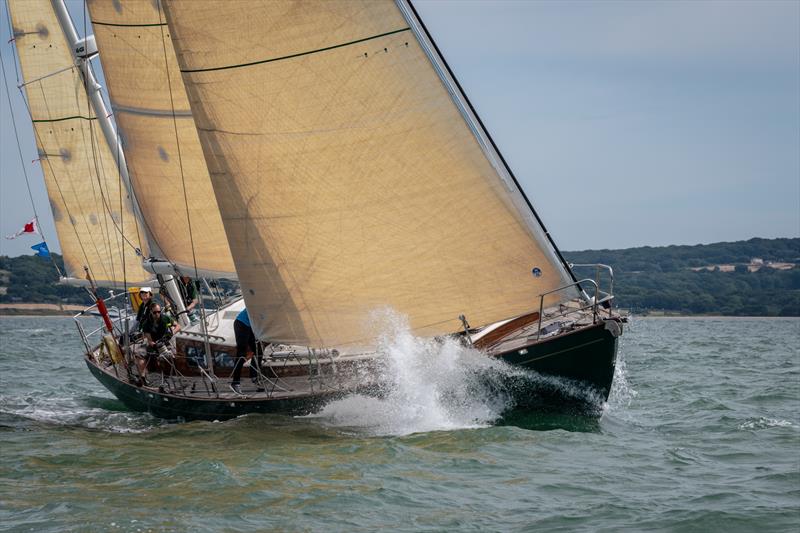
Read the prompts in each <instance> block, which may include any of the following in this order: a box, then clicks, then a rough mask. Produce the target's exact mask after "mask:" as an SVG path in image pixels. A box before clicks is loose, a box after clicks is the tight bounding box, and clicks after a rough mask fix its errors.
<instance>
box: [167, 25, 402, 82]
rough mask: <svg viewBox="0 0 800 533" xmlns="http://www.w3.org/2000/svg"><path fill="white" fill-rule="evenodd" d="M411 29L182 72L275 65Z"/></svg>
mask: <svg viewBox="0 0 800 533" xmlns="http://www.w3.org/2000/svg"><path fill="white" fill-rule="evenodd" d="M410 30H411V28H401V29H399V30H394V31H389V32H386V33H381V34H379V35H372V36H371V37H364V38H363V39H357V40H355V41H349V42H346V43H341V44H335V45H333V46H326V47H325V48H318V49H316V50H309V51H307V52H298V53H296V54H290V55H288V56H281V57H273V58H270V59H262V60H260V61H251V62H250V63H240V64H237V65H226V66H224V67H209V68H195V69H186V70H183V69H182V70H181V72H185V73H190V72H211V71H214V70H228V69H232V68H240V67H251V66H253V65H262V64H264V63H273V62H275V61H283V60H284V59H292V58H295V57H302V56H307V55H311V54H316V53H319V52H327V51H328V50H335V49H336V48H344V47H345V46H350V45H353V44H358V43H363V42H366V41H371V40H373V39H380V38H381V37H386V36H388V35H394V34H396V33H402V32H404V31H410Z"/></svg>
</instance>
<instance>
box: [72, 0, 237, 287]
mask: <svg viewBox="0 0 800 533" xmlns="http://www.w3.org/2000/svg"><path fill="white" fill-rule="evenodd" d="M87 7H88V10H89V13H90V15H91V18H92V26H93V28H94V35H95V39H96V40H97V44H98V48H99V49H100V51H101V53H100V61H101V62H102V65H103V73H104V75H105V80H106V84H107V86H108V91H109V94H110V97H111V106H112V109H113V111H114V116H115V118H116V121H117V124H118V126H119V127H120V129H121V131H122V132H123V136H124V139H125V143H124V146H125V156H126V158H127V161H128V167H129V170H130V175H131V180H132V182H133V185H134V189H135V190H136V198H137V200H138V204H139V208H140V209H141V212H142V215H143V217H144V219H145V220H146V221H147V227H148V229H149V230H150V234H151V237H152V239H153V240H154V242H155V243H156V244H157V246H158V248H159V249H160V253H161V254H163V255H164V256H165V257H164V259H168V260H169V261H170V262H172V263H175V264H176V265H177V266H178V267H180V268H181V269H183V271H184V272H186V273H193V272H194V270H193V268H194V266H195V261H196V266H197V267H198V268H199V269H200V270H203V271H204V272H205V273H214V274H217V275H222V276H230V275H235V267H234V264H233V259H232V258H231V254H230V250H229V248H228V241H227V238H226V236H225V230H224V228H223V225H222V220H221V219H220V215H219V209H218V208H217V202H216V199H215V197H214V191H213V189H212V185H211V180H210V178H209V176H208V169H207V168H206V163H205V159H204V158H203V152H202V149H201V147H200V142H199V140H198V138H197V130H196V128H195V124H194V120H193V119H192V114H191V110H190V108H189V102H188V100H187V98H186V91H185V89H184V87H183V81H182V80H181V75H180V71H179V70H178V66H177V63H176V60H175V52H174V49H173V47H172V42H171V41H170V38H169V30H168V29H167V24H166V19H165V18H164V15H163V13H160V12H159V7H158V2H153V1H151V0H130V1H126V2H111V1H96V2H90V3H89V4H88V5H87ZM184 187H185V188H184ZM187 210H188V220H187Z"/></svg>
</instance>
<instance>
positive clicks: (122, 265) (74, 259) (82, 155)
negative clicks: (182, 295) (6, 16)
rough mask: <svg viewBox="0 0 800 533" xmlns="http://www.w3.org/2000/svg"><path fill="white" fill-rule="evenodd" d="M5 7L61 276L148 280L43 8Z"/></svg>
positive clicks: (63, 45) (136, 232) (123, 199)
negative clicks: (59, 253) (59, 255)
mask: <svg viewBox="0 0 800 533" xmlns="http://www.w3.org/2000/svg"><path fill="white" fill-rule="evenodd" d="M8 8H9V13H10V15H11V23H12V26H13V32H14V37H15V44H16V48H17V54H18V56H19V63H20V67H21V70H22V77H23V85H22V88H23V89H24V92H25V96H26V103H27V108H28V111H29V114H30V119H31V122H32V124H33V131H34V134H35V137H36V144H37V148H38V151H39V154H40V155H39V157H40V163H41V167H42V173H43V174H44V179H45V185H46V188H47V193H48V197H49V200H50V206H51V210H52V212H53V218H54V221H55V226H56V232H57V233H58V238H59V243H60V245H61V251H62V255H63V257H64V265H65V269H66V273H67V276H69V277H72V278H82V277H83V276H84V267H86V268H88V269H89V272H90V274H91V275H92V277H93V279H94V280H95V281H96V282H97V283H98V284H101V285H115V286H116V285H121V284H123V283H125V282H126V279H127V280H128V281H130V282H133V283H137V282H141V281H145V280H147V279H149V277H150V276H149V275H148V274H147V273H146V272H145V271H144V270H143V269H142V267H141V255H143V254H147V253H148V250H147V248H146V245H145V244H144V243H143V242H141V240H140V235H141V228H140V227H139V225H138V221H137V220H136V217H135V215H134V210H133V205H132V203H131V200H130V198H129V197H128V194H127V191H126V190H125V188H124V186H123V184H122V182H121V180H120V176H119V170H118V168H117V165H116V159H115V157H114V155H113V154H112V152H111V149H110V148H109V146H108V144H107V143H106V142H105V140H104V138H103V135H102V133H101V132H100V131H99V128H98V125H97V121H96V119H97V117H96V116H95V113H94V110H93V109H92V108H91V105H90V103H89V99H88V97H87V95H86V89H85V88H84V80H83V77H82V75H81V73H80V71H79V69H78V68H77V67H76V65H75V63H74V60H73V57H72V52H71V51H70V47H69V44H68V41H67V39H66V37H65V36H64V33H63V30H62V28H61V26H60V24H59V21H58V18H57V15H56V13H55V11H54V10H53V6H52V4H51V2H50V1H49V0H30V1H20V0H9V2H8Z"/></svg>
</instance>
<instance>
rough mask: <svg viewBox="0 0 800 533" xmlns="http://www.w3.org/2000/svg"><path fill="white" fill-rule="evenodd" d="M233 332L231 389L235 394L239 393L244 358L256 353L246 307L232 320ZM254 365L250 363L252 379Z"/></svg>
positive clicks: (254, 372)
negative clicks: (233, 363)
mask: <svg viewBox="0 0 800 533" xmlns="http://www.w3.org/2000/svg"><path fill="white" fill-rule="evenodd" d="M233 334H234V335H235V336H236V364H235V365H234V367H233V375H232V376H231V390H232V391H233V392H235V393H236V394H241V393H242V389H241V386H240V384H239V380H240V379H241V377H242V367H244V362H245V359H250V357H252V355H255V353H256V336H255V334H253V328H252V327H250V315H248V314H247V308H245V309H242V310H241V311H240V312H239V314H238V315H236V320H234V321H233ZM251 354H252V355H251ZM248 356H250V357H248ZM255 366H256V365H253V364H251V365H250V377H251V378H253V380H255V379H256V376H257V373H256V369H255Z"/></svg>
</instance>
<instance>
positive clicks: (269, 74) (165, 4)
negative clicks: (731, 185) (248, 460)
mask: <svg viewBox="0 0 800 533" xmlns="http://www.w3.org/2000/svg"><path fill="white" fill-rule="evenodd" d="M9 8H10V12H11V17H12V22H13V27H14V34H15V39H16V46H17V50H18V54H19V59H20V65H21V67H22V73H23V79H24V80H25V84H24V88H25V92H26V95H27V103H28V106H29V109H30V112H31V119H32V121H33V124H34V130H35V132H36V141H37V146H38V147H39V151H40V153H41V154H42V157H43V159H42V162H43V165H42V167H43V171H44V175H45V181H46V184H47V187H48V194H49V196H50V200H51V207H52V208H53V213H54V217H55V218H56V225H57V231H58V234H59V239H60V241H61V245H62V251H63V252H64V256H65V263H66V267H67V273H68V277H69V278H71V279H72V280H73V281H72V282H74V283H84V280H83V279H82V278H84V275H83V273H84V272H86V273H87V274H88V277H89V278H90V279H91V283H93V284H95V285H100V286H104V287H116V288H120V287H121V288H123V289H124V290H123V292H121V293H118V294H117V296H116V298H123V299H124V298H128V297H129V291H128V290H127V289H129V288H130V287H133V291H134V292H135V291H136V288H135V287H137V286H140V285H143V284H154V283H157V284H158V285H159V286H161V287H162V289H164V291H166V293H167V294H169V295H170V297H171V298H170V299H171V300H173V301H174V302H175V303H176V316H177V318H178V320H180V321H181V322H182V324H183V326H184V327H183V328H182V329H181V332H180V333H178V334H177V335H176V353H175V356H174V357H170V356H169V355H165V356H164V357H163V358H162V359H161V361H160V364H159V368H157V369H156V368H153V369H152V371H151V376H152V375H153V374H154V373H155V375H157V376H158V379H156V380H155V382H154V380H153V379H151V383H150V385H149V386H148V385H140V384H139V380H138V377H139V376H138V375H137V372H136V369H135V365H132V355H131V350H130V346H129V345H128V342H129V338H130V335H129V334H128V333H129V332H128V331H127V328H129V327H130V326H129V322H128V321H127V320H126V319H125V317H123V318H121V319H119V320H117V321H113V320H111V319H110V318H109V317H105V323H104V326H103V327H102V328H99V329H98V330H97V331H94V332H89V333H87V332H86V331H85V330H84V328H83V326H82V325H81V322H80V321H79V320H77V319H76V323H77V324H78V329H79V333H80V335H81V337H82V339H83V341H84V345H85V347H86V351H85V354H84V358H85V362H86V364H87V366H88V368H89V370H90V371H91V373H92V374H93V375H94V376H95V377H96V378H97V379H98V380H99V381H100V382H101V383H103V385H105V386H106V387H107V388H108V389H109V390H110V391H111V392H112V393H113V394H114V395H116V396H117V397H118V398H119V399H120V400H121V401H122V402H124V403H125V404H126V405H127V406H129V407H130V408H132V409H135V410H140V411H148V412H151V413H153V414H155V415H156V416H161V417H165V418H184V419H194V418H200V419H224V418H230V417H234V416H238V415H240V414H244V413H249V412H284V413H307V412H311V411H313V410H315V409H318V408H319V407H320V406H322V405H324V403H325V402H327V401H329V400H330V399H332V398H336V397H341V396H343V395H346V394H351V393H353V392H367V393H370V392H374V391H380V390H381V387H382V383H381V382H380V372H379V371H376V369H378V368H379V367H380V362H381V357H382V355H381V353H380V350H378V349H377V346H378V341H377V339H378V337H379V336H380V333H381V332H380V331H376V330H375V328H374V325H373V318H372V317H373V316H374V313H375V312H376V310H380V309H386V308H390V309H392V310H394V312H396V313H398V314H400V315H402V316H404V317H407V320H408V323H409V327H410V329H411V331H412V332H413V333H414V334H415V335H418V336H421V337H430V338H442V339H444V338H453V339H457V340H458V342H461V343H463V344H464V345H465V346H468V347H472V348H473V349H476V350H480V351H482V352H483V353H485V355H486V356H487V357H491V358H498V359H502V360H504V361H506V362H508V363H510V364H512V365H516V366H519V367H522V368H524V369H529V370H532V371H535V372H539V373H542V374H546V375H552V376H557V377H559V378H564V379H568V380H574V381H575V382H577V383H579V384H581V385H582V386H585V387H588V388H590V389H593V390H595V391H597V392H598V394H599V395H600V396H601V397H602V398H607V397H608V394H609V391H610V389H611V384H612V380H613V376H614V366H615V360H616V354H617V345H618V338H619V337H620V335H621V334H622V324H623V322H624V317H622V316H620V315H619V313H617V311H616V310H615V309H614V307H613V290H612V289H613V272H612V271H611V269H610V268H608V267H605V266H603V265H597V266H595V269H596V270H595V271H596V273H597V274H596V275H595V276H594V277H593V278H585V279H579V278H578V277H576V275H575V274H574V272H573V269H572V266H571V265H569V264H568V263H567V262H566V261H565V260H564V258H563V257H562V255H561V253H560V251H559V250H558V248H557V247H556V245H555V242H554V241H553V239H552V237H551V236H550V234H549V232H547V231H546V229H545V227H544V225H543V223H542V221H541V220H540V218H539V217H538V215H537V214H536V212H535V210H534V209H533V205H532V203H531V202H530V200H529V199H528V197H527V196H526V195H525V193H524V191H523V190H522V188H521V187H520V185H519V183H518V181H517V179H516V177H515V176H514V174H513V173H512V171H511V169H510V168H509V166H508V165H507V164H506V162H505V160H504V158H503V157H502V155H501V154H500V152H499V150H498V148H497V146H496V145H495V143H494V141H493V140H492V138H491V136H490V135H489V133H488V132H487V131H486V129H485V128H484V126H483V124H482V122H481V120H480V119H479V117H478V116H477V113H476V112H475V110H474V108H473V107H472V105H471V104H470V102H469V100H468V99H467V97H466V95H465V93H464V91H463V90H462V88H461V86H460V85H459V84H458V82H457V81H456V79H455V77H454V75H453V73H452V72H451V70H450V68H449V67H448V65H447V63H446V62H445V60H444V58H443V57H442V55H441V53H440V52H439V50H438V49H437V47H436V45H435V43H434V41H433V39H432V37H431V36H430V34H429V32H428V31H427V29H426V28H425V26H424V24H423V22H422V20H421V19H420V17H419V15H418V13H417V12H416V10H415V9H414V6H413V5H412V4H411V2H409V1H408V0H396V1H392V0H374V1H352V0H330V1H327V2H319V3H309V2H302V1H292V0H286V1H274V2H265V3H253V2H250V1H242V0H229V1H227V2H225V4H224V16H221V13H220V10H221V8H220V5H219V4H214V3H207V2H206V3H198V2H192V1H185V0H163V1H162V2H161V3H158V2H155V3H154V2H151V1H149V0H135V1H129V2H125V3H120V2H112V1H102V0H95V1H94V2H91V3H89V4H88V10H89V14H90V15H91V21H92V26H93V28H94V35H93V36H90V37H88V38H84V39H80V38H79V37H78V35H77V32H76V30H75V27H74V25H73V22H72V21H71V19H70V17H69V13H68V12H67V10H66V7H65V6H64V3H63V0H52V1H51V0H31V1H27V0H26V1H20V0H9ZM96 49H99V50H100V51H101V53H100V61H101V62H102V66H103V71H104V75H105V80H106V83H107V85H108V91H109V97H110V102H111V110H110V111H109V110H107V109H106V108H105V104H104V101H103V99H102V97H101V96H100V95H101V93H100V87H99V84H98V83H97V82H96V80H95V78H94V74H93V72H92V67H91V58H92V57H94V55H95V54H96ZM112 114H113V117H114V120H111V119H110V118H109V116H110V115H112ZM117 128H118V129H117ZM98 130H99V131H98ZM601 272H603V273H605V275H604V276H603V277H602V279H601V275H600V273H601ZM178 275H189V276H192V277H194V278H198V279H199V278H232V279H237V280H238V281H239V283H240V285H241V294H242V297H241V298H239V299H237V300H235V301H233V302H227V303H222V302H219V305H218V307H217V308H216V309H214V310H213V311H211V312H205V311H203V313H202V316H201V319H200V320H199V322H197V323H195V324H190V323H189V319H188V317H187V316H186V313H185V310H184V309H183V308H182V303H181V300H182V298H181V297H180V294H179V292H178V289H177V284H176V282H175V277H176V276H178ZM603 281H605V283H606V285H607V288H608V290H606V288H605V287H606V285H603V283H602V282H603ZM601 285H603V286H601ZM206 292H207V293H210V292H213V289H212V287H211V285H207V286H206ZM95 294H96V295H97V304H96V306H97V307H98V309H99V310H100V311H101V312H102V310H103V309H105V303H106V301H105V300H106V299H105V298H102V297H100V296H99V292H95ZM245 306H246V308H247V310H248V313H249V316H250V321H251V324H252V327H253V330H254V333H255V335H256V337H257V339H258V340H259V345H260V350H259V351H260V353H259V357H256V358H254V359H253V361H252V362H251V363H250V364H251V365H254V366H255V368H254V373H255V378H254V381H253V382H252V383H248V382H245V386H243V387H242V390H241V392H238V391H233V390H229V389H228V388H227V387H226V386H225V384H226V381H227V379H229V375H230V372H231V369H232V367H233V363H234V360H235V351H236V349H235V341H234V335H233V321H234V319H235V317H236V316H237V314H238V312H239V311H240V310H241V309H243V308H244V307H245ZM88 311H91V310H88ZM88 311H87V312H88Z"/></svg>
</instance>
